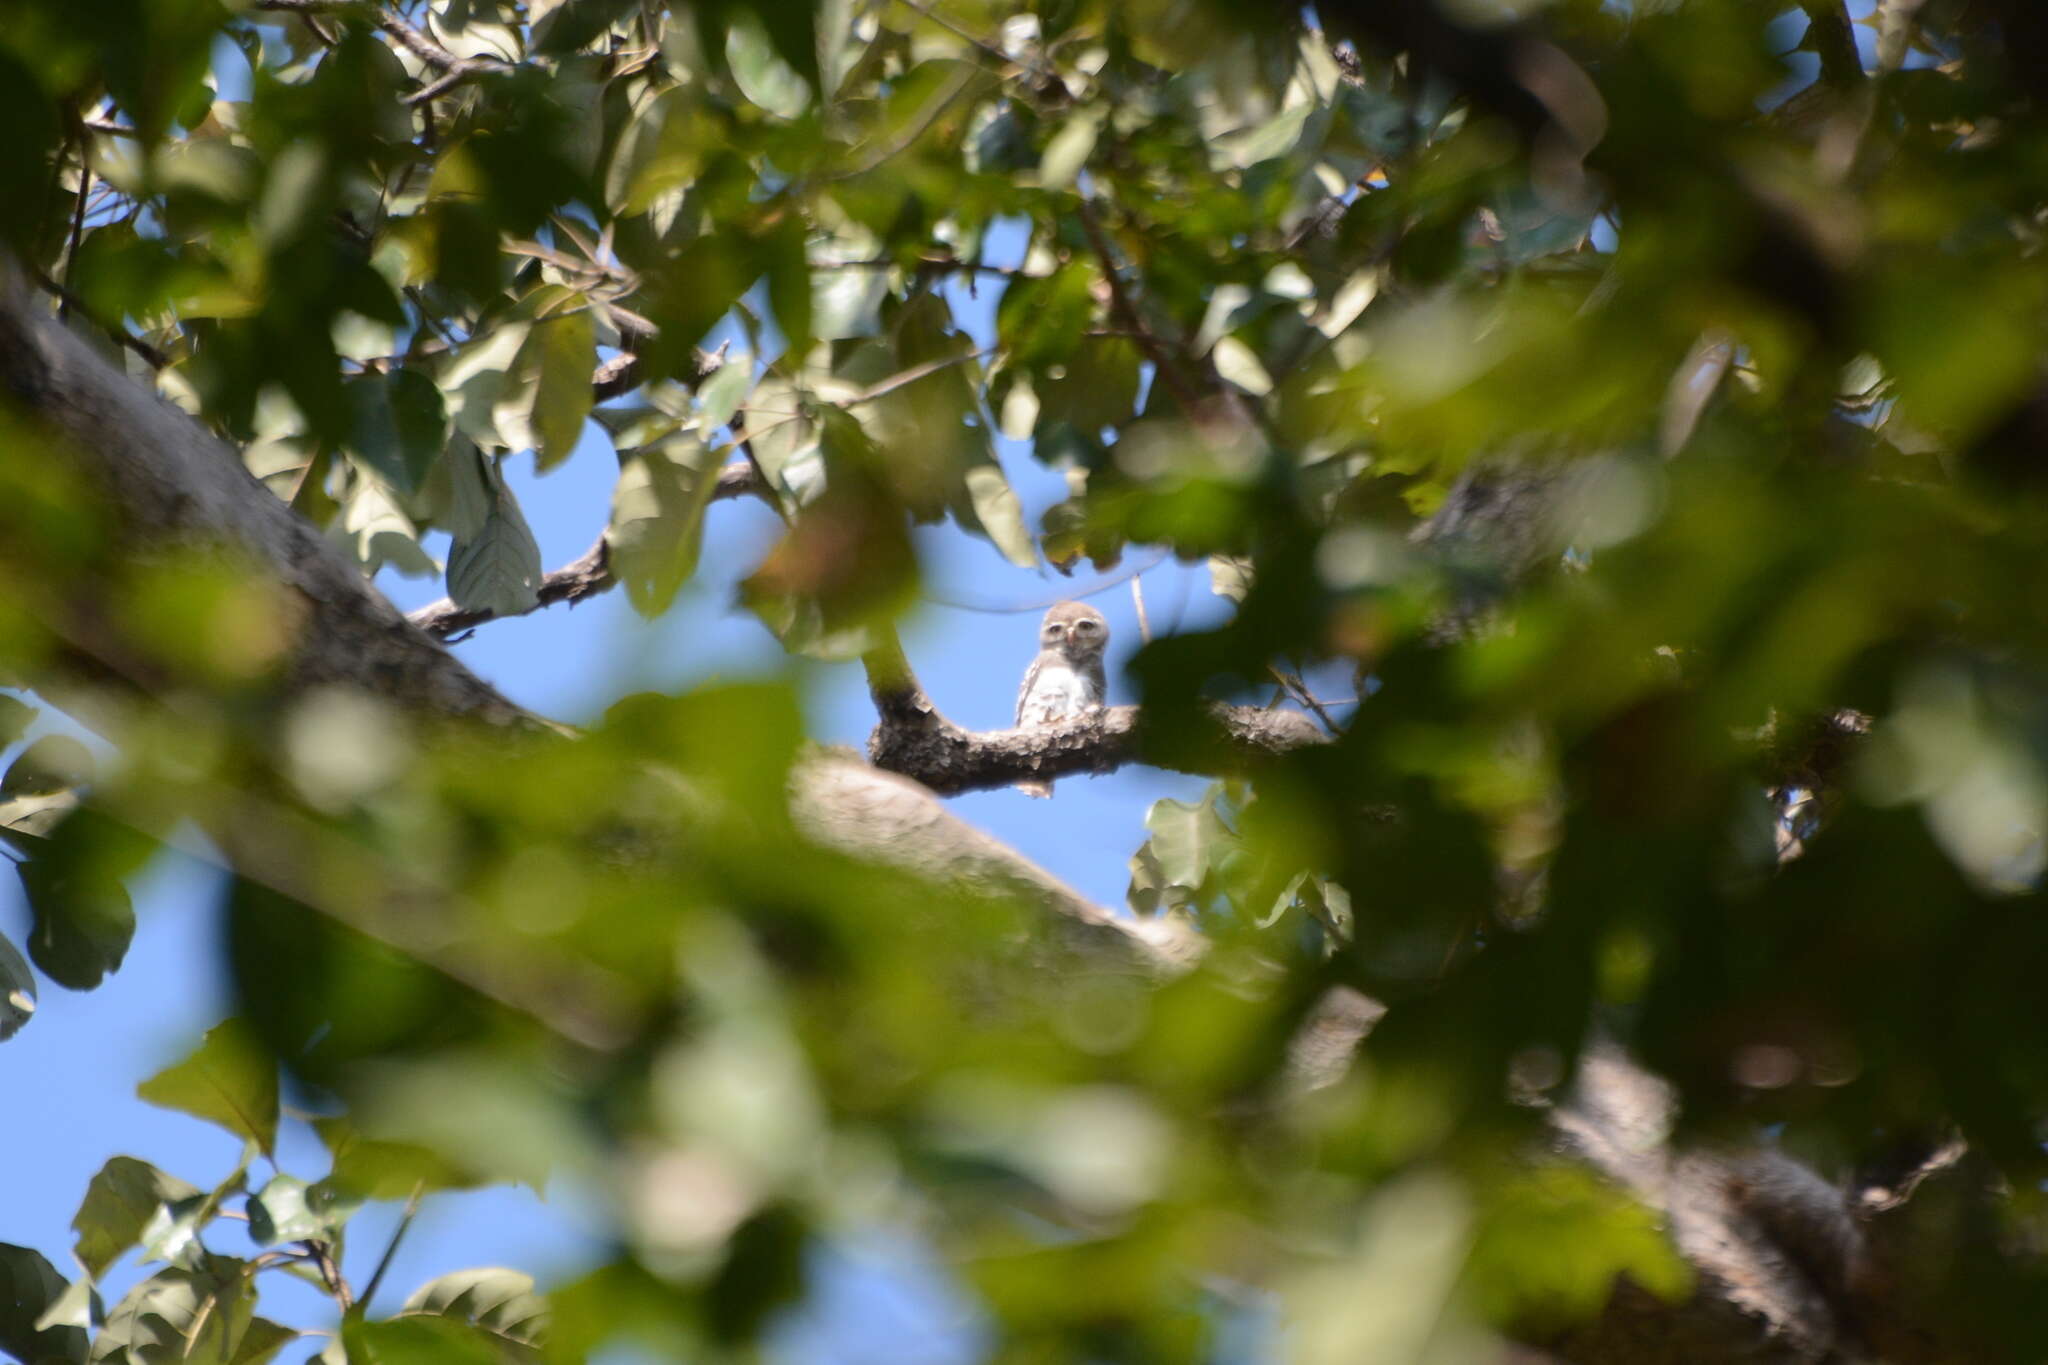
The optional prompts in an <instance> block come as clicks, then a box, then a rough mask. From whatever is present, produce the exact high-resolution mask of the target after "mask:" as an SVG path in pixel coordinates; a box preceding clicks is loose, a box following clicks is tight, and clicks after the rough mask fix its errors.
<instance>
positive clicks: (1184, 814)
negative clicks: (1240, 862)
mask: <svg viewBox="0 0 2048 1365" xmlns="http://www.w3.org/2000/svg"><path fill="white" fill-rule="evenodd" d="M1216 797H1217V792H1216V790H1215V789H1213V788H1212V789H1211V790H1210V792H1209V793H1208V795H1206V796H1204V797H1203V798H1202V799H1201V800H1200V801H1198V802H1196V803H1194V804H1192V805H1191V804H1189V803H1187V802H1185V801H1174V800H1171V799H1168V800H1161V801H1154V802H1153V803H1152V808H1151V809H1150V810H1148V811H1146V812H1145V828H1146V830H1147V831H1148V832H1149V833H1150V834H1151V836H1152V837H1151V849H1152V856H1153V857H1154V858H1156V859H1157V860H1158V865H1159V870H1160V872H1161V874H1162V875H1163V877H1164V878H1165V884H1166V885H1168V886H1181V887H1186V888H1188V889H1189V890H1197V889H1199V888H1200V887H1201V885H1202V884H1203V882H1204V881H1206V880H1207V879H1208V878H1209V876H1210V874H1211V873H1212V872H1214V871H1215V870H1216V869H1217V868H1218V867H1219V866H1220V865H1221V863H1222V861H1223V859H1224V858H1225V857H1227V856H1228V855H1230V854H1231V853H1233V852H1235V851H1236V850H1237V849H1238V847H1239V841H1238V838H1237V836H1236V835H1235V834H1233V833H1232V832H1231V831H1230V828H1229V827H1228V826H1227V825H1225V824H1224V823H1223V817H1222V815H1221V814H1220V813H1219V812H1218V811H1217V809H1216Z"/></svg>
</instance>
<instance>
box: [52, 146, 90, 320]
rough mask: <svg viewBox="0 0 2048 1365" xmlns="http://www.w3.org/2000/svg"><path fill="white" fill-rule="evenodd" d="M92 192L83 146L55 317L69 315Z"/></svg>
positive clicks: (80, 148)
mask: <svg viewBox="0 0 2048 1365" xmlns="http://www.w3.org/2000/svg"><path fill="white" fill-rule="evenodd" d="M91 193H92V163H91V162H89V161H87V160H86V156H85V148H84V147H83V146H80V147H79V149H78V197H77V199H76V200H75V201H74V202H73V203H72V205H71V239H70V241H69V242H67V243H66V244H65V247H64V278H63V280H62V281H61V282H60V287H59V289H58V291H57V318H58V321H60V322H61V321H65V320H67V319H69V318H70V316H71V297H72V295H71V288H70V286H71V267H72V266H73V265H74V264H76V262H77V260H78V244H79V243H80V242H82V241H83V240H85V200H86V196H87V195H89V194H91Z"/></svg>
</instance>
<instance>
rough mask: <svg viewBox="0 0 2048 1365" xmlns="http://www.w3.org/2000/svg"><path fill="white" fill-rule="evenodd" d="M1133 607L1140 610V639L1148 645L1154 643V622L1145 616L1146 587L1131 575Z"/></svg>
mask: <svg viewBox="0 0 2048 1365" xmlns="http://www.w3.org/2000/svg"><path fill="white" fill-rule="evenodd" d="M1131 605H1132V606H1133V607H1136V608H1137V610H1138V638H1139V639H1140V640H1143V641H1144V642H1145V643H1146V644H1148V645H1149V644H1151V643H1152V621H1151V618H1150V617H1148V616H1146V615H1145V585H1144V584H1143V583H1141V582H1139V581H1138V575H1137V574H1132V575H1131Z"/></svg>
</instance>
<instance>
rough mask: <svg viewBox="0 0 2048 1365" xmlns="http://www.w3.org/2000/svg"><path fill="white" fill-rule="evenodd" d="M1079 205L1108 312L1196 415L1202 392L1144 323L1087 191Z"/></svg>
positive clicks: (1182, 406)
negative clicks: (1106, 290)
mask: <svg viewBox="0 0 2048 1365" xmlns="http://www.w3.org/2000/svg"><path fill="white" fill-rule="evenodd" d="M1080 205H1081V210H1080V218H1081V230H1082V231H1083V232H1085V233H1086V234H1087V235H1088V244H1089V245H1090V246H1091V247H1093V248H1094V249H1095V256H1096V259H1097V260H1099V261H1100V262H1101V263H1102V278H1103V280H1104V282H1105V283H1106V284H1108V286H1109V315H1110V316H1111V317H1112V318H1114V319H1115V320H1116V322H1117V325H1118V326H1120V327H1123V328H1125V329H1126V330H1128V331H1129V332H1130V334H1131V336H1132V337H1133V338H1134V339H1135V340H1136V341H1137V343H1138V347H1139V349H1141V350H1142V351H1144V352H1145V358H1146V359H1147V360H1149V361H1151V362H1152V368H1153V369H1154V370H1156V371H1158V374H1159V378H1160V381H1161V382H1162V383H1164V384H1165V385H1166V387H1167V388H1169V389H1171V390H1172V391H1173V398H1174V401H1175V402H1176V403H1178V404H1180V409H1181V411H1182V412H1184V413H1186V414H1188V415H1189V416H1190V417H1192V416H1194V415H1195V414H1196V413H1197V412H1198V411H1200V409H1201V401H1202V394H1201V391H1200V390H1199V389H1197V388H1196V387H1195V386H1194V384H1193V383H1192V382H1190V381H1189V379H1188V377H1187V376H1186V375H1185V374H1183V373H1182V372H1181V367H1180V357H1179V356H1177V355H1175V354H1174V353H1173V351H1172V349H1171V348H1170V347H1168V346H1167V344H1166V343H1165V342H1164V341H1162V340H1161V339H1160V337H1159V335H1158V334H1157V333H1156V332H1154V331H1153V330H1152V329H1151V328H1150V327H1148V326H1146V325H1145V319H1144V318H1143V317H1141V316H1140V315H1139V313H1138V307H1137V304H1136V303H1135V302H1134V301H1133V300H1132V298H1131V295H1130V291H1129V289H1128V288H1126V287H1125V285H1124V281H1123V275H1122V272H1121V271H1119V270H1118V268H1117V262H1116V253H1115V252H1114V251H1112V250H1111V249H1110V245H1109V238H1108V236H1107V235H1105V234H1104V232H1103V230H1102V220H1101V219H1100V218H1099V217H1098V216H1097V215H1096V212H1095V204H1094V201H1093V200H1092V199H1091V198H1090V196H1089V195H1087V194H1085V193H1084V194H1082V195H1081V196H1080Z"/></svg>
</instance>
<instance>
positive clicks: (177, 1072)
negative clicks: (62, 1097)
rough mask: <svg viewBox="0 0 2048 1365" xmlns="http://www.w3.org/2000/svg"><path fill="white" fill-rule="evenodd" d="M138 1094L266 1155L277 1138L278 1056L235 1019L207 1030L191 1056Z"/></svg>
mask: <svg viewBox="0 0 2048 1365" xmlns="http://www.w3.org/2000/svg"><path fill="white" fill-rule="evenodd" d="M135 1093H136V1095H137V1096H139V1097H140V1098H142V1099H144V1100H147V1101H148V1102H149V1103H151V1104H156V1105H161V1106H163V1107H164V1108H166V1109H176V1110H179V1111H180V1112H182V1113H186V1114H191V1115H193V1116H195V1117H197V1118H202V1119H205V1120H206V1121H207V1122H209V1123H217V1124H219V1125H220V1126H221V1127H223V1128H225V1129H227V1130H228V1131H229V1132H231V1133H233V1134H235V1135H236V1136H237V1137H244V1138H248V1139H250V1140H251V1141H253V1142H255V1143H256V1144H257V1146H258V1147H260V1148H261V1149H262V1151H263V1152H264V1153H265V1154H266V1155H268V1154H269V1153H270V1152H271V1151H272V1149H273V1148H274V1147H275V1145H276V1142H277V1059H276V1058H275V1057H273V1056H271V1054H270V1050H269V1048H267V1047H265V1046H264V1045H263V1042H262V1040H260V1039H259V1038H258V1037H257V1036H256V1034H255V1032H254V1031H253V1030H252V1029H251V1028H250V1027H249V1026H248V1024H246V1023H245V1022H243V1021H242V1020H241V1019H239V1018H230V1019H226V1020H224V1021H222V1022H221V1023H219V1024H216V1025H215V1026H214V1027H213V1028H211V1029H209V1030H207V1033H206V1037H205V1039H204V1040H202V1041H201V1042H200V1044H199V1048H198V1050H197V1051H195V1052H194V1053H193V1054H192V1055H191V1056H190V1057H187V1058H186V1059H185V1060H184V1061H182V1062H179V1063H178V1064H177V1065H176V1066H173V1067H170V1068H168V1069H166V1070H163V1071H159V1072H158V1073H157V1074H156V1075H154V1076H152V1077H150V1078H149V1079H148V1080H146V1081H144V1082H143V1083H142V1084H141V1085H139V1086H137V1087H136V1088H135Z"/></svg>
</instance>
